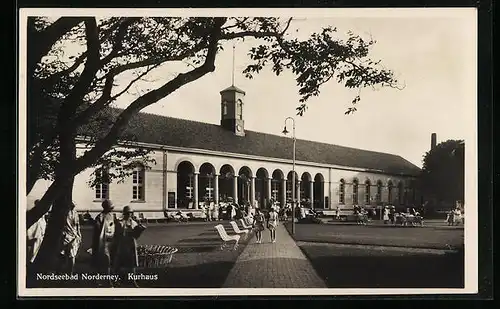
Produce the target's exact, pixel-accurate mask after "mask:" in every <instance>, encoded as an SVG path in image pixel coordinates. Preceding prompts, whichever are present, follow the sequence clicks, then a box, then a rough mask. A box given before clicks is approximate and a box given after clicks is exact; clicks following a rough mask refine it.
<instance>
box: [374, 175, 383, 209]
mask: <svg viewBox="0 0 500 309" xmlns="http://www.w3.org/2000/svg"><path fill="white" fill-rule="evenodd" d="M375 200H376V201H377V204H380V203H382V181H380V180H379V181H377V196H376V197H375Z"/></svg>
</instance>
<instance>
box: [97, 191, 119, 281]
mask: <svg viewBox="0 0 500 309" xmlns="http://www.w3.org/2000/svg"><path fill="white" fill-rule="evenodd" d="M101 206H102V212H101V213H99V214H98V215H97V217H96V218H95V220H94V231H93V237H92V248H91V254H92V264H93V266H94V268H95V269H96V270H97V272H99V273H101V274H107V275H110V274H111V262H112V261H113V257H114V252H115V247H114V245H115V242H114V240H115V230H116V223H117V222H116V221H115V218H114V216H113V214H112V213H111V212H112V210H113V208H114V207H113V203H112V202H111V201H110V200H104V201H103V202H102V204H101ZM109 285H110V286H111V287H113V283H112V282H111V281H110V282H109Z"/></svg>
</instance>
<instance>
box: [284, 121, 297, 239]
mask: <svg viewBox="0 0 500 309" xmlns="http://www.w3.org/2000/svg"><path fill="white" fill-rule="evenodd" d="M287 120H292V140H293V157H292V235H293V234H295V204H296V203H295V143H296V138H295V119H293V118H292V117H287V118H286V119H285V128H284V129H283V134H285V135H286V134H288V133H289V132H288V130H287V129H286V122H287ZM284 189H285V190H286V188H284Z"/></svg>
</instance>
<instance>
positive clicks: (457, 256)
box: [300, 244, 464, 288]
mask: <svg viewBox="0 0 500 309" xmlns="http://www.w3.org/2000/svg"><path fill="white" fill-rule="evenodd" d="M300 248H301V249H302V251H303V252H304V254H305V255H306V256H307V257H308V259H309V260H310V261H311V263H312V265H313V267H314V268H315V270H316V272H317V273H318V274H319V275H320V276H321V277H322V278H323V280H324V281H325V283H326V284H327V286H328V287H330V288H463V287H464V256H463V254H461V253H449V254H442V255H435V254H434V255H433V254H406V255H398V256H394V255H393V256H391V255H377V254H375V255H370V254H366V255H363V256H362V255H360V254H359V253H358V255H356V253H353V252H344V253H342V252H337V253H336V254H335V253H333V250H332V252H330V253H327V252H326V251H327V250H328V249H326V247H325V246H319V245H307V244H306V245H302V246H300Z"/></svg>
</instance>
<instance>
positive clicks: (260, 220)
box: [253, 207, 279, 244]
mask: <svg viewBox="0 0 500 309" xmlns="http://www.w3.org/2000/svg"><path fill="white" fill-rule="evenodd" d="M266 221H267V225H266ZM278 221H279V219H278V213H277V212H276V209H275V208H274V207H271V209H270V210H269V212H268V214H267V218H266V216H265V215H264V213H263V212H262V211H261V210H260V209H259V208H256V209H255V215H254V216H253V229H254V231H255V236H256V238H257V240H256V243H258V244H260V243H262V232H263V231H264V230H265V227H266V226H267V228H268V229H269V233H270V234H269V235H270V237H271V243H275V242H276V227H277V226H278Z"/></svg>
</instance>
